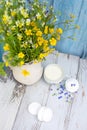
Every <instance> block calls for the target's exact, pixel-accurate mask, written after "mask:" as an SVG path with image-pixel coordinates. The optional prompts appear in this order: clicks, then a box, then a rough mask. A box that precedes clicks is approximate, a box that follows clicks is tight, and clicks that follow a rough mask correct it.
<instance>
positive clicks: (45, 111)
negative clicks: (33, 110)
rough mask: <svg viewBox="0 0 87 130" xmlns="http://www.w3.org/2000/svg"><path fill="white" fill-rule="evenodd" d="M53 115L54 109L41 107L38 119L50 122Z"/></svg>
mask: <svg viewBox="0 0 87 130" xmlns="http://www.w3.org/2000/svg"><path fill="white" fill-rule="evenodd" d="M52 116H53V113H52V110H51V109H50V108H47V107H41V108H40V110H39V112H38V120H40V121H45V122H49V121H51V119H52Z"/></svg>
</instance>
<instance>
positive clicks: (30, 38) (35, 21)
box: [0, 0, 63, 66]
mask: <svg viewBox="0 0 87 130" xmlns="http://www.w3.org/2000/svg"><path fill="white" fill-rule="evenodd" d="M55 22H56V16H55V14H54V11H53V8H52V7H48V8H47V4H46V2H42V3H41V2H39V0H33V1H32V2H28V3H27V4H26V2H25V0H1V1H0V24H1V26H0V36H1V37H0V39H1V40H0V41H1V42H2V43H3V44H4V46H3V49H4V51H6V56H5V61H6V62H5V65H6V66H9V65H11V66H20V65H23V64H25V63H29V62H32V61H33V62H39V61H42V60H43V59H45V57H46V56H47V55H48V54H49V53H51V52H52V51H53V50H54V49H53V47H55V46H56V44H57V42H58V41H60V39H61V35H62V33H63V30H62V28H60V27H59V28H58V27H57V28H56V27H55Z"/></svg>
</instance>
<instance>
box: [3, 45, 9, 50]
mask: <svg viewBox="0 0 87 130" xmlns="http://www.w3.org/2000/svg"><path fill="white" fill-rule="evenodd" d="M3 49H4V51H9V50H10V48H9V45H8V44H7V43H6V44H5V46H4V47H3Z"/></svg>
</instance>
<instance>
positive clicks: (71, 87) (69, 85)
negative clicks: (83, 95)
mask: <svg viewBox="0 0 87 130" xmlns="http://www.w3.org/2000/svg"><path fill="white" fill-rule="evenodd" d="M65 87H66V90H67V91H69V92H71V93H73V92H76V91H77V90H78V89H79V83H78V81H77V80H76V79H74V78H70V79H68V80H66V82H65Z"/></svg>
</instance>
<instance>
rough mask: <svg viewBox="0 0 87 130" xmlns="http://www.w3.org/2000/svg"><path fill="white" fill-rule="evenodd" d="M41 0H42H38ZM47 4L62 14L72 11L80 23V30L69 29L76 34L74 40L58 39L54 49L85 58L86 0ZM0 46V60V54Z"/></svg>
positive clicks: (56, 1)
mask: <svg viewBox="0 0 87 130" xmlns="http://www.w3.org/2000/svg"><path fill="white" fill-rule="evenodd" d="M40 1H43V0H40ZM45 1H46V0H45ZM47 1H48V3H49V5H53V7H54V10H55V11H56V12H57V11H58V10H60V11H61V12H62V15H63V16H65V15H64V14H66V15H68V14H70V13H73V14H75V15H76V21H75V23H76V24H78V25H80V30H79V31H77V30H74V31H69V34H70V35H72V34H74V33H75V34H76V38H77V40H76V41H72V40H69V39H66V40H62V41H60V42H59V43H58V44H57V46H56V49H57V50H58V51H60V52H64V53H68V54H73V55H77V56H80V57H82V58H87V0H47ZM2 52H3V50H2V47H1V46H0V60H1V56H2Z"/></svg>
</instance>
